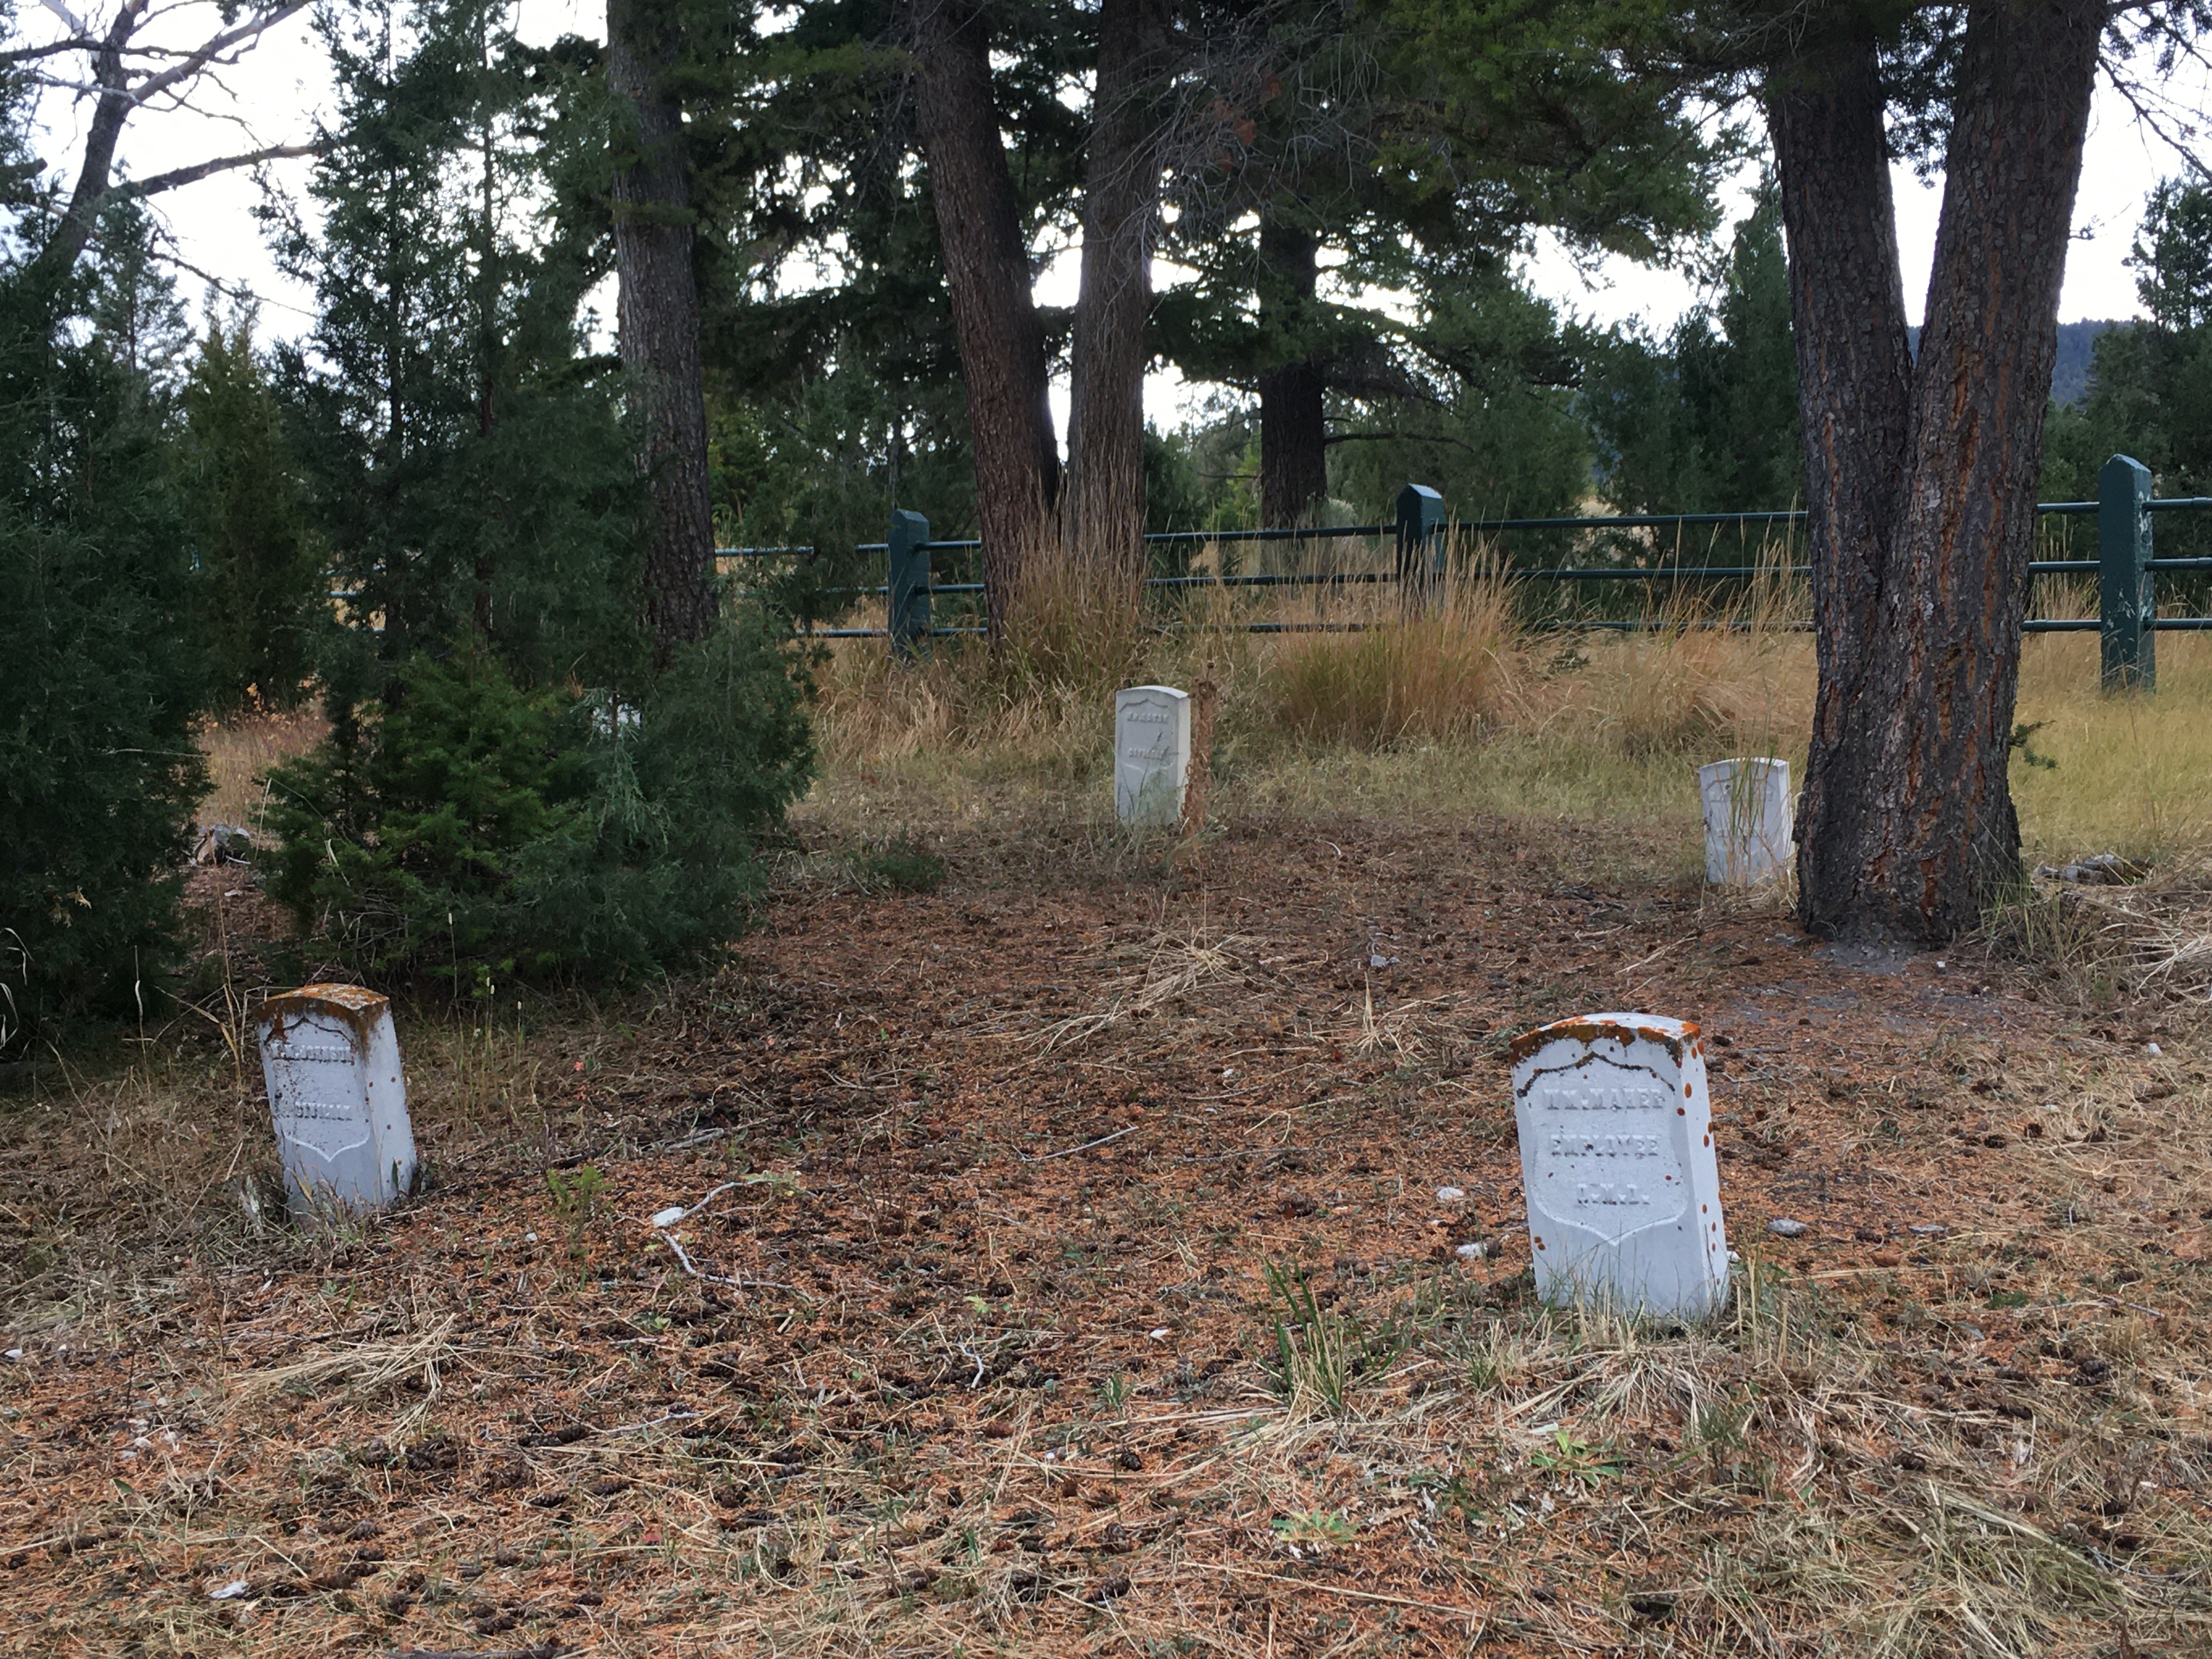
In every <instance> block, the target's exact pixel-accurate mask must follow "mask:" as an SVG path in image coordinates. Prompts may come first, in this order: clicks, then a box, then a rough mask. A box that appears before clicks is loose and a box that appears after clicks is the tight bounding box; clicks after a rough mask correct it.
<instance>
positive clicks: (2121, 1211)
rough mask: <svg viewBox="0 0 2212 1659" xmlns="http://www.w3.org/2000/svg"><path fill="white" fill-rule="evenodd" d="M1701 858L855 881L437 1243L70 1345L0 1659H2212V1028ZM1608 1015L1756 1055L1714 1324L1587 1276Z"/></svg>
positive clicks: (1330, 845) (822, 883)
mask: <svg viewBox="0 0 2212 1659" xmlns="http://www.w3.org/2000/svg"><path fill="white" fill-rule="evenodd" d="M1589 833H1590V834H1591V835H1593V836H1594V835H1595V834H1597V833H1598V832H1596V831H1595V830H1593V831H1591V832H1589ZM1603 833H1604V834H1605V835H1607V836H1613V837H1616V838H1619V837H1621V836H1627V837H1628V840H1629V841H1630V842H1633V836H1629V835H1628V832H1625V831H1620V830H1614V829H1607V830H1606V831H1604V832H1603ZM1636 853H1637V849H1636V848H1634V847H1633V845H1631V846H1630V847H1629V848H1628V849H1627V851H1626V853H1625V854H1617V855H1616V854H1609V855H1608V857H1607V860H1605V861H1604V864H1603V867H1604V868H1606V869H1608V870H1611V871H1614V872H1626V873H1616V874H1614V875H1612V876H1609V877H1607V878H1605V879H1599V878H1596V877H1594V876H1592V875H1590V874H1589V873H1588V872H1589V869H1590V868H1592V867H1594V866H1597V865H1598V863H1599V861H1598V860H1596V859H1595V857H1593V856H1589V855H1588V854H1587V850H1586V847H1585V842H1584V838H1583V836H1581V834H1580V833H1579V832H1572V831H1563V830H1562V829H1559V828H1558V827H1547V828H1544V829H1541V831H1540V830H1536V829H1519V828H1516V827H1515V826H1513V825H1511V824H1508V823H1477V824H1474V825H1465V824H1423V823H1397V824H1389V825H1377V824H1375V823H1327V822H1319V823H1317V822H1315V821H1312V820H1310V819H1299V820H1297V821H1285V822H1280V823H1250V824H1246V825H1243V826H1241V827H1239V828H1238V829H1236V830H1235V831H1233V832H1232V833H1230V834H1228V835H1226V836H1224V837H1223V838H1222V839H1220V840H1218V842H1214V843H1213V844H1212V845H1211V846H1210V847H1209V848H1207V849H1206V854H1205V856H1204V859H1203V861H1202V864H1201V863H1196V862H1191V861H1188V860H1186V861H1184V862H1182V863H1180V864H1176V865H1174V866H1170V864H1169V863H1167V862H1166V861H1165V860H1164V859H1163V858H1162V857H1161V856H1159V855H1158V850H1157V849H1154V850H1152V851H1150V852H1146V851H1143V850H1141V849H1139V850H1137V851H1129V850H1127V849H1124V850H1123V851H1122V852H1120V853H1117V854H1115V855H1113V856H1110V857H1108V856H1101V855H1100V854H1099V853H1098V851H1097V848H1096V847H1095V846H1091V845H1090V844H1087V843H1084V842H1082V840H1081V838H1080V837H1079V836H1071V837H1068V838H1067V839H1066V844H1064V845H1061V846H1058V847H1055V846H1054V845H1053V844H1052V842H1051V841H1050V839H1049V838H1045V839H1043V840H1042V841H1041V842H1039V843H1037V844H1036V845H1033V846H1032V847H1031V848H1030V851H1029V852H1028V853H1027V854H1024V857H1023V858H1022V859H1020V860H1008V859H1007V858H1006V857H1004V856H998V855H994V857H993V858H992V859H991V860H974V861H970V862H963V856H962V854H961V849H960V848H959V846H958V845H957V840H956V842H955V843H953V844H950V845H948V847H947V848H946V850H945V857H946V859H947V860H948V862H949V863H950V864H951V878H950V879H949V880H948V881H947V882H946V883H945V885H944V886H943V887H941V888H939V889H938V890H934V891H928V892H917V891H901V890H896V889H895V888H893V887H890V886H889V885H888V884H870V883H868V882H866V881H865V880H860V879H855V878H852V877H851V876H850V875H849V872H848V874H847V875H844V876H838V875H835V874H831V873H825V872H827V871H828V870H829V866H828V865H827V864H820V865H818V866H810V868H811V870H812V873H808V872H807V871H804V870H803V871H801V872H799V874H798V875H796V876H794V878H793V879H792V880H790V881H789V882H787V884H786V885H785V887H784V888H783V890H781V893H780V896H779V897H778V899H777V901H776V902H775V905H774V908H773V909H772V912H771V914H770V915H769V919H768V924H767V926H766V927H764V929H763V931H761V932H760V933H757V934H755V935H754V936H752V937H751V938H750V939H747V940H746V941H745V942H744V945H742V946H741V947H740V948H739V950H738V952H737V953H736V956H735V957H734V959H733V961H732V964H731V965H730V967H729V968H728V969H726V971H725V972H723V973H722V974H721V975H720V976H719V977H717V978H715V979H714V980H713V981H710V982H708V981H690V982H683V983H678V984H674V985H671V986H668V987H663V988H662V990H661V991H660V992H659V994H657V995H656V996H655V997H653V999H651V1000H650V1001H649V1003H641V1004H640V1005H638V1006H636V1007H635V1008H631V1009H628V1010H624V1011H617V1012H616V1013H614V1014H611V1015H607V1014H602V1015H599V1016H596V1017H594V1018H591V1019H588V1020H586V1019H583V1018H576V1019H574V1020H570V1021H568V1022H566V1023H563V1022H562V1021H559V1020H541V1021H538V1023H537V1024H535V1026H534V1028H533V1029H532V1030H530V1031H529V1032H528V1034H527V1035H526V1036H525V1037H523V1038H520V1039H518V1040H517V1042H516V1044H515V1048H514V1053H513V1055H512V1056H510V1057H509V1059H508V1060H505V1061H503V1062H502V1064H505V1065H507V1066H508V1073H507V1074H508V1075H510V1076H523V1077H525V1078H526V1079H527V1086H526V1088H525V1089H524V1090H523V1091H522V1092H521V1094H520V1098H521V1100H522V1101H523V1102H524V1104H523V1105H522V1107H520V1109H516V1108H514V1107H513V1105H512V1104H510V1106H509V1108H508V1112H509V1115H510V1117H511V1121H502V1122H501V1124H500V1125H499V1126H498V1127H496V1128H495V1130H494V1131H492V1132H489V1133H486V1132H484V1131H483V1127H482V1125H481V1124H478V1125H477V1126H474V1127H469V1128H468V1129H467V1130H466V1132H464V1128H463V1127H462V1126H459V1125H449V1124H447V1123H445V1122H443V1121H440V1119H439V1118H438V1117H437V1115H435V1113H430V1114H427V1115H424V1116H422V1117H421V1118H418V1122H417V1132H418V1135H419V1137H420V1139H421V1140H422V1146H423V1148H424V1153H425V1168H426V1190H425V1191H424V1192H423V1193H422V1195H421V1196H420V1197H419V1198H417V1199H416V1200H412V1201H410V1202H409V1203H408V1204H406V1205H405V1206H404V1207H403V1208H402V1209H400V1210H399V1211H398V1212H395V1213H394V1214H393V1215H392V1216H391V1217H389V1218H386V1219H385V1220H383V1221H381V1222H380V1223H378V1224H376V1225H373V1226H371V1227H368V1228H366V1229H362V1230H358V1231H353V1232H350V1233H348V1234H346V1235H344V1236H342V1237H334V1236H330V1235H315V1234H301V1233H298V1232H295V1231H294V1230H291V1229H289V1228H286V1227H280V1226H278V1225H276V1224H275V1223H274V1222H273V1221H271V1222H269V1223H268V1224H266V1225H267V1233H266V1237H265V1238H264V1239H263V1240H261V1241H260V1242H258V1243H251V1244H249V1245H247V1246H246V1247H244V1248H241V1249H238V1250H234V1251H230V1252H226V1253H222V1254H220V1255H216V1253H210V1255H208V1256H207V1257H206V1258H205V1259H204V1258H203V1257H202V1256H201V1255H197V1254H191V1255H186V1256H185V1257H184V1258H183V1259H172V1260H165V1261H164V1262H163V1263H161V1264H160V1267H159V1269H158V1271H155V1272H153V1273H151V1274H150V1276H146V1277H143V1278H142V1279H138V1280H135V1281H134V1284H135V1285H136V1288H135V1289H134V1290H133V1291H132V1292H131V1294H130V1295H129V1296H120V1295H118V1296H117V1297H113V1298H112V1299H110V1300H108V1301H106V1302H101V1301H99V1300H98V1299H97V1298H94V1297H89V1296H76V1297H72V1298H71V1299H70V1300H68V1301H66V1302H62V1303H56V1302H52V1301H49V1302H47V1303H45V1304H40V1306H38V1307H37V1308H35V1309H27V1310H23V1311H22V1312H21V1316H20V1318H19V1320H18V1322H17V1323H16V1325H15V1334H14V1335H12V1336H11V1337H10V1338H9V1340H8V1344H7V1346H9V1348H11V1349H15V1350H17V1351H18V1352H15V1353H14V1354H13V1355H12V1356H11V1358H10V1359H9V1362H8V1363H6V1364H0V1433H4V1436H5V1451H4V1462H0V1468H4V1477H0V1617H4V1620H5V1622H4V1626H0V1651H5V1652H8V1653H15V1654H23V1655H40V1656H47V1655H52V1656H63V1655H69V1656H76V1655H94V1654H98V1655H110V1654H115V1655H124V1654H129V1655H142V1654H143V1655H156V1654H159V1655H180V1654H186V1653H190V1654H194V1655H197V1656H201V1659H210V1656H214V1655H216V1654H249V1653H250V1654H252V1655H254V1656H286V1655H293V1654H307V1653H320V1652H324V1651H328V1650H334V1649H336V1650H347V1651H371V1652H377V1653H387V1652H389V1653H395V1654H405V1653H470V1654H478V1655H490V1654H507V1655H520V1654H544V1655H550V1654H553V1653H556V1652H561V1653H567V1652H578V1653H586V1654H594V1655H597V1654H605V1655H647V1654H651V1655H665V1654H692V1653H700V1654H708V1653H713V1654H721V1653H731V1654H738V1653H743V1654H800V1653H806V1654H811V1653H819V1652H837V1653H853V1654H859V1653H862V1652H867V1653H897V1654H909V1653H910V1654H915V1655H951V1654H956V1653H961V1654H982V1653H1007V1654H1077V1653H1083V1654H1089V1653H1104V1652H1122V1651H1127V1652H1133V1653H1137V1654H1141V1655H1146V1656H1153V1655H1170V1654H1186V1653H1200V1652H1225V1653H1233V1654H1239V1655H1243V1654H1250V1655H1254V1656H1261V1655H1273V1654H1285V1655H1288V1654H1314V1655H1324V1654H1332V1655H1333V1654H1367V1653H1375V1654H1388V1653H1408V1654H1428V1653H1438V1652H1441V1653H1452V1654H1458V1653H1465V1652H1471V1651H1476V1650H1480V1651H1484V1652H1494V1653H1501V1654H1529V1655H1534V1654H1559V1653H1614V1652H1621V1653H1647V1652H1648V1653H1653V1654H1657V1653H1704V1652H1758V1653H1804V1654H1816V1653H1817V1654H1832V1653H1837V1654H1840V1653H1858V1652H1866V1653H1899V1654H1905V1653H1954V1652H1956V1653H1973V1654H1991V1655H1996V1654H2008V1653H2024V1652H2063V1653H2084V1654H2087V1653H2109V1654H2118V1655H2129V1654H2134V1653H2151V1652H2166V1651H2172V1652H2202V1651H2205V1650H2206V1649H2207V1644H2208V1643H2212V1438H2208V1436H2212V1426H2208V1425H2207V1422H2206V1420H2205V1410H2206V1405H2207V1401H2208V1389H2212V1380H2208V1370H2207V1364H2206V1360H2207V1354H2208V1343H2207V1340H2206V1336H2207V1329H2206V1322H2205V1313H2206V1291H2207V1279H2206V1269H2205V1265H2204V1263H2205V1255H2206V1227H2207V1220H2206V1217H2207V1216H2208V1214H2212V1208H2209V1207H2208V1206H2212V1174H2208V1170H2207V1167H2206V1155H2207V1151H2208V1146H2212V1135H2209V1134H2208V1125H2212V1084H2208V1066H2207V1061H2208V1058H2212V1053H2208V1049H2207V1047H2206V1034H2205V1030H2204V1016H2205V1013H2206V1010H2205V1008H2204V1007H2203V1006H2202V1005H2201V1004H2192V1003H2187V1002H2183V1001H2179V1000H2161V1001H2157V1002H2139V1003H2120V1004H2118V1005H2117V1006H2112V1007H2109V1008H2106V1009H2104V1010H2101V1011H2099V1010H2096V1009H2093V1008H2088V1007H2083V1006H2075V1005H2072V1004H2069V1003H2068V1002H2066V1001H2064V1000H2061V999H2059V998H2057V996H2056V995H2055V994H2054V992H2053V989H2052V987H2051V984H2050V982H2049V981H2048V980H2047V979H2046V978H2045V977H2044V976H2042V975H2040V973H2039V970H2037V969H2033V968H2032V967H2029V966H2021V965H2012V964H2008V963H2005V962H2002V961H2000V960H1996V959H1995V958H1993V957H1991V955H1990V953H1989V952H1988V951H1985V950H1984V949H1983V948H1981V947H1979V946H1973V947H1969V948H1966V949H1962V950H1961V951H1958V952H1957V953H1955V954H1954V955H1953V956H1950V957H1933V956H1926V957H1911V958H1909V959H1903V960H1894V961H1893V960H1875V961H1874V962H1872V963H1853V962H1850V961H1844V960H1838V959H1837V957H1836V956H1835V954H1834V953H1832V952H1831V951H1828V950H1826V948H1825V947H1821V946H1818V945H1814V944H1813V943H1812V942H1811V941H1809V940H1808V939H1804V938H1803V937H1802V936H1801V935H1799V934H1798V933H1796V931H1795V930H1794V929H1793V928H1792V927H1791V926H1790V923H1789V921H1788V920H1787V917H1786V915H1785V913H1784V910H1783V909H1782V908H1781V907H1780V906H1779V905H1778V903H1776V902H1772V901H1771V900H1759V899H1744V898H1734V899H1724V898H1720V897H1716V896H1711V895H1709V894H1706V893H1705V892H1702V891H1701V890H1698V889H1695V888H1692V887H1688V886H1685V885H1683V884H1680V883H1679V882H1677V881H1674V880H1672V879H1662V878H1656V877H1638V876H1637V875H1636V874H1635V873H1634V866H1636V863H1637V858H1636ZM1645 862H1646V863H1647V864H1648V865H1649V866H1650V867H1653V868H1662V867H1665V866H1667V864H1668V860H1667V859H1666V858H1665V857H1662V856H1660V855H1659V854H1656V853H1655V854H1653V855H1652V856H1651V857H1650V859H1649V860H1645ZM1578 872H1579V873H1578ZM232 925H234V926H235V925H238V924H237V922H236V920H235V918H234V921H233V923H232ZM1601 1009H1634V1010H1642V1011H1648V1012H1658V1013H1667V1014H1674V1015H1679V1016H1682V1017H1685V1018H1691V1019H1694V1020H1696V1021H1697V1022H1699V1024H1700V1025H1701V1026H1702V1028H1703V1030H1704V1031H1705V1036H1706V1038H1707V1052H1708V1054H1709V1056H1711V1073H1712V1094H1713V1109H1714V1114H1715V1123H1716V1136H1717V1139H1719V1142H1720V1150H1721V1152H1722V1157H1723V1162H1722V1164H1721V1172H1722V1181H1723V1194H1724V1199H1725V1204H1726V1216H1727V1224H1728V1228H1729V1235H1730V1243H1731V1244H1732V1245H1733V1246H1734V1247H1735V1250H1736V1251H1737V1253H1738V1254H1739V1255H1740V1257H1741V1260H1740V1261H1739V1263H1738V1266H1737V1269H1736V1294H1735V1301H1734V1304H1733V1305H1732V1307H1731V1309H1730V1310H1729V1312H1728V1313H1727V1314H1726V1315H1725V1316H1723V1318H1722V1319H1721V1320H1720V1321H1718V1322H1717V1323H1716V1324H1715V1325H1713V1326H1711V1327H1710V1328H1696V1329H1687V1330H1685V1329H1682V1328H1665V1327H1653V1326H1650V1325H1649V1324H1645V1325H1636V1324H1632V1323H1628V1322H1622V1321H1620V1320H1616V1319H1608V1318H1607V1317H1604V1316H1599V1315H1591V1316H1575V1315H1573V1314H1571V1313H1567V1312H1561V1311H1555V1310H1546V1309H1543V1308H1541V1306H1539V1305H1537V1304H1535V1303H1534V1300H1533V1297H1532V1294H1531V1291H1530V1281H1529V1277H1528V1241H1527V1237H1526V1234H1525V1231H1523V1230H1522V1219H1523V1216H1522V1197H1521V1190H1520V1178H1519V1170H1518V1163H1517V1154H1516V1145H1515V1140H1514V1136H1513V1128H1512V1117H1511V1111H1510V1102H1509V1098H1508V1092H1507V1082H1506V1062H1505V1058H1504V1054H1505V1048H1506V1045H1507V1043H1508V1042H1510V1039H1511V1038H1512V1037H1513V1036H1515V1035H1516V1034H1517V1033H1519V1032H1522V1031H1523V1030H1527V1029H1528V1028H1529V1027H1531V1026H1533V1025H1535V1024H1541V1023H1542V1022H1544V1021H1546V1020H1548V1019H1553V1018H1561V1017H1564V1016H1566V1015H1569V1014H1573V1013H1582V1012H1591V1011H1595V1010H1601ZM533 1018H534V1017H533ZM412 1040H413V1039H412V1038H411V1037H410V1023H409V1019H408V1018H406V1017H403V1019H402V1024H401V1043H402V1048H403V1051H405V1050H407V1048H408V1047H409V1045H410V1041H412ZM517 1066H521V1067H523V1068H525V1069H523V1070H522V1071H520V1072H517V1071H515V1069H514V1068H515V1067H517ZM249 1115H250V1114H249ZM19 1117H20V1113H19ZM263 1127H264V1130H265V1118H264V1120H263ZM34 1145H35V1142H34V1140H33V1139H27V1138H26V1137H25V1136H22V1135H16V1136H12V1137H11V1138H10V1139H9V1146H8V1158H7V1162H8V1164H9V1168H10V1169H11V1170H17V1171H19V1172H20V1171H21V1170H23V1169H26V1168H27V1167H28V1165H29V1164H30V1163H31V1162H32V1161H33V1158H32V1153H31V1152H30V1151H29V1150H27V1148H30V1147H32V1146H34ZM257 1155H258V1154H257ZM1441 1188H1458V1189H1460V1191H1461V1192H1462V1193H1463V1194H1464V1197H1462V1198H1459V1199H1456V1200H1444V1199H1440V1198H1439V1196H1438V1194H1439V1189H1441ZM61 1201H62V1200H60V1199H58V1198H57V1199H53V1200H52V1203H53V1204H55V1205H59V1204H60V1203H61ZM71 1201H75V1202H79V1203H82V1202H83V1201H85V1200H83V1198H82V1195H81V1194H80V1195H78V1196H77V1197H76V1198H75V1199H73V1200H71ZM671 1206H692V1207H693V1210H694V1213H691V1214H688V1215H686V1216H685V1217H684V1218H683V1219H682V1220H680V1221H678V1222H675V1223H673V1224H672V1225H666V1226H665V1227H662V1228H656V1227H655V1226H653V1225H651V1221H650V1219H649V1218H653V1216H654V1215H655V1214H656V1213H657V1212H663V1211H664V1210H665V1209H666V1208H668V1207H671ZM1778 1218H1787V1219H1790V1220H1795V1221H1801V1222H1802V1223H1804V1224H1805V1229H1804V1231H1803V1232H1802V1236H1800V1237H1795V1238H1784V1237H1780V1236H1778V1235H1777V1234H1775V1233H1774V1232H1772V1231H1770V1227H1769V1224H1770V1222H1771V1221H1772V1220H1775V1219H1778ZM41 1225H43V1224H41ZM1470 1245H1471V1246H1479V1247H1480V1249H1474V1250H1462V1248H1461V1247H1463V1246H1470Z"/></svg>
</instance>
